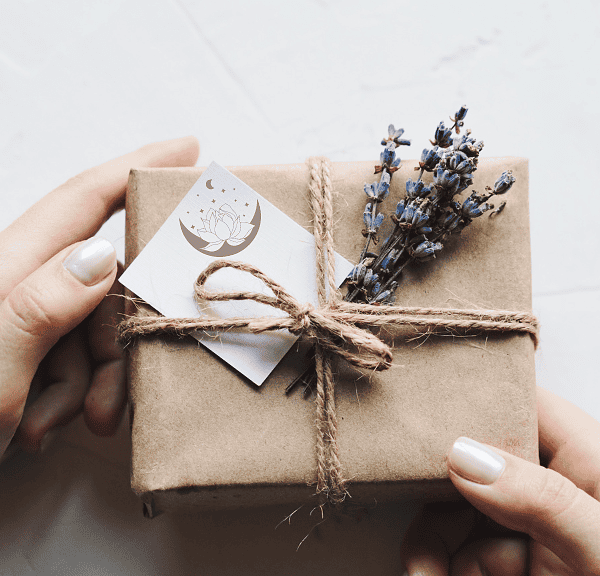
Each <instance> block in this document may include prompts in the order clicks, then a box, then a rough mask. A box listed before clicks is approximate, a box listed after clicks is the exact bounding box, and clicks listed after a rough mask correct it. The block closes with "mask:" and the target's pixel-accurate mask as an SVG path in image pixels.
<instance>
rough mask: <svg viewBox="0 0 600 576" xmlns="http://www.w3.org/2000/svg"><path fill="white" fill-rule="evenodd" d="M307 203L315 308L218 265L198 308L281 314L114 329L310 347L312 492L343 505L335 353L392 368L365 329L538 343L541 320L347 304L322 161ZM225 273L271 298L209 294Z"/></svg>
mask: <svg viewBox="0 0 600 576" xmlns="http://www.w3.org/2000/svg"><path fill="white" fill-rule="evenodd" d="M309 166H310V183H309V190H310V204H311V209H312V212H313V221H314V236H315V248H316V256H317V258H316V261H317V267H316V278H317V292H318V299H319V307H318V308H315V307H314V306H312V305H311V304H308V303H305V304H302V303H300V302H298V300H296V299H295V298H294V297H293V296H291V295H290V294H289V293H288V292H287V291H286V290H285V289H284V288H283V287H282V286H280V285H279V284H277V282H275V281H274V280H272V279H271V278H269V277H268V276H266V275H265V274H263V273H262V272H261V271H260V270H259V269H257V268H256V267H255V266H252V265H250V264H246V263H243V262H233V261H227V260H217V261H215V262H213V263H212V264H210V265H209V266H208V267H207V268H206V269H205V270H204V271H203V272H202V273H201V274H200V276H198V279H197V280H196V282H195V284H194V292H195V296H194V298H195V300H196V302H197V303H198V304H203V303H205V302H207V301H208V302H217V301H224V300H253V301H255V302H260V303H262V304H267V305H269V306H272V307H273V308H277V309H279V310H282V311H283V312H285V313H286V314H287V316H285V317H277V318H275V317H268V316H266V317H262V318H227V319H216V318H208V317H202V318H165V317H163V316H140V317H135V316H132V317H129V318H127V319H126V320H124V321H123V322H121V323H120V324H119V326H118V332H119V340H120V341H121V342H122V343H123V344H127V343H129V342H130V341H131V340H132V339H134V338H137V337H140V336H148V335H152V334H175V335H178V336H183V335H186V334H190V333H193V332H195V331H197V330H207V331H226V330H244V331H248V332H252V333H255V334H258V333H261V332H266V331H270V330H282V329H287V330H289V331H290V332H291V333H293V334H296V335H303V336H304V337H306V338H309V339H310V340H312V341H313V342H314V348H315V371H316V408H317V417H316V427H317V488H316V491H317V494H318V495H320V497H321V498H322V501H323V502H326V501H328V502H330V503H332V504H334V505H337V504H340V503H342V502H343V501H344V499H345V497H346V495H347V490H346V484H347V482H346V480H345V479H344V476H343V473H342V465H341V463H340V458H339V447H338V442H337V428H338V424H337V416H336V408H335V395H334V388H335V381H334V378H333V371H332V367H331V362H332V356H333V355H336V356H340V357H342V358H344V359H345V360H346V361H347V362H349V363H351V364H352V365H354V366H357V367H359V368H365V369H368V370H387V369H388V368H389V367H390V366H391V365H392V350H391V349H390V347H389V346H388V345H387V344H386V343H385V342H383V341H382V340H380V339H379V338H378V337H377V336H375V335H374V334H373V333H372V332H371V331H370V329H374V328H379V327H383V326H390V325H394V326H413V327H418V328H422V329H424V330H426V331H431V332H438V331H440V330H449V331H473V330H477V331H495V332H522V333H527V334H529V335H530V336H531V338H532V339H533V342H534V344H535V346H537V344H538V323H537V320H536V318H535V317H534V316H533V315H532V314H529V313H527V312H512V311H503V310H461V309H452V308H420V307H405V306H377V305H371V304H360V303H354V302H344V301H342V300H341V299H340V298H339V294H338V292H337V290H336V286H335V258H334V244H333V204H332V196H333V186H332V183H331V177H330V164H329V161H328V160H327V159H326V158H311V159H310V160H309ZM222 268H234V269H236V270H241V271H243V272H248V273H250V274H252V275H253V276H255V277H256V278H258V279H260V280H261V281H262V282H264V284H265V285H266V286H268V288H269V289H270V290H271V292H272V293H273V296H266V295H264V294H260V293H255V292H244V291H232V292H219V293H214V292H210V291H208V290H207V289H206V288H205V284H206V281H207V279H208V278H209V277H210V275H211V274H214V273H215V272H217V271H218V270H220V269H222Z"/></svg>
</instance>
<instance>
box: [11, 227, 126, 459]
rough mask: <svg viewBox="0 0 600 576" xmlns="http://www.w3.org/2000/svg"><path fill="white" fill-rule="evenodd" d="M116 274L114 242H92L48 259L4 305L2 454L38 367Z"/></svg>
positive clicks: (84, 315) (83, 315)
mask: <svg viewBox="0 0 600 576" xmlns="http://www.w3.org/2000/svg"><path fill="white" fill-rule="evenodd" d="M116 273H117V259H116V253H115V249H114V248H113V246H112V244H111V243H110V242H108V241H107V240H104V239H102V238H90V239H89V240H87V241H86V242H80V243H78V244H75V245H74V246H70V247H68V248H65V249H64V250H62V251H61V252H59V253H58V254H57V255H56V256H54V257H53V258H51V259H50V260H48V261H47V262H46V263H45V264H44V265H43V266H41V267H40V268H38V269H37V270H35V272H33V273H32V274H30V275H29V276H28V277H27V278H25V279H24V280H23V281H22V282H20V283H19V284H17V285H16V286H15V287H14V288H13V289H12V290H11V292H9V294H8V295H7V297H6V298H5V299H4V301H3V302H2V303H1V304H0V366H2V371H1V372H0V454H2V453H3V452H4V450H5V449H6V447H7V446H8V443H9V442H10V440H11V438H12V436H13V434H14V432H15V430H16V428H17V426H18V425H19V422H20V420H21V417H22V415H23V408H24V406H25V400H26V398H27V394H28V391H29V385H30V383H31V380H32V378H33V376H34V374H35V372H36V370H37V368H38V365H39V363H40V362H41V360H42V359H43V358H44V356H45V355H46V354H47V353H48V351H49V350H50V348H52V346H54V344H55V343H56V342H57V341H58V339H59V338H60V337H61V336H64V335H65V334H67V333H68V332H70V331H71V330H72V329H73V328H75V326H77V325H78V324H79V323H80V322H81V321H82V320H83V319H84V318H85V317H86V316H87V315H88V314H90V313H91V312H92V311H93V310H94V308H96V306H98V304H99V303H100V302H101V301H102V299H103V298H104V296H105V295H106V293H107V292H108V291H109V289H110V287H111V286H112V284H113V282H114V279H115V276H116Z"/></svg>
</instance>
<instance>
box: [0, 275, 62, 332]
mask: <svg viewBox="0 0 600 576" xmlns="http://www.w3.org/2000/svg"><path fill="white" fill-rule="evenodd" d="M4 306H5V307H6V311H7V320H8V322H10V324H11V325H12V326H13V327H15V328H16V329H17V330H19V331H20V332H23V333H25V334H28V335H30V336H33V337H36V338H39V337H47V336H48V335H49V334H51V333H52V332H53V326H54V325H55V324H56V322H55V319H54V318H52V315H51V314H50V313H49V312H48V311H47V309H46V306H45V304H44V294H43V293H42V292H40V291H39V289H37V288H35V287H33V286H31V285H28V284H20V285H18V286H16V287H15V288H14V289H13V290H12V291H11V292H10V293H9V294H8V296H7V297H6V299H5V300H4Z"/></svg>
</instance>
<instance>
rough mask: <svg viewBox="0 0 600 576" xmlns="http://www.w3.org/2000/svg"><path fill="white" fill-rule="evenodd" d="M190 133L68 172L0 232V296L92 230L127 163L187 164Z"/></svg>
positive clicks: (108, 209) (193, 147) (115, 200)
mask: <svg viewBox="0 0 600 576" xmlns="http://www.w3.org/2000/svg"><path fill="white" fill-rule="evenodd" d="M198 152H199V146H198V141H197V140H196V138H194V137H193V136H189V137H186V138H179V139H176V140H167V141H164V142H157V143H154V144H149V145H147V146H143V147H142V148H140V149H139V150H136V151H135V152H131V153H129V154H125V156H121V157H120V158H115V159H114V160H110V161H109V162H106V163H104V164H101V165H100V166H96V167H95V168H90V169H89V170H86V171H85V172H82V173H81V174H79V175H78V176H75V177H74V178H71V179H70V180H68V181H67V182H65V183H64V184H62V185H61V186H59V187H58V188H56V190H54V191H53V192H50V194H48V195H46V196H45V197H44V198H42V199H41V200H40V201H39V202H37V203H36V204H34V205H33V206H32V207H31V208H29V209H28V210H27V211H26V212H25V213H24V214H23V215H22V216H21V217H20V218H18V219H17V220H15V222H13V223H12V224H11V225H10V226H9V227H8V228H7V229H6V230H4V231H3V232H1V233H0V269H1V270H2V275H1V276H0V300H2V299H3V298H5V297H6V295H7V294H8V293H9V292H10V291H11V290H12V288H13V287H14V286H16V285H17V284H18V283H19V282H21V281H22V280H23V279H24V278H26V277H27V276H29V274H31V273H32V272H33V271H34V270H36V269H37V268H39V267H40V266H41V265H42V264H44V262H46V261H48V260H49V259H50V258H52V257H53V256H54V255H55V254H57V253H58V252H60V251H61V250H62V249H64V248H65V247H67V246H69V245H71V244H73V243H75V242H78V241H80V240H85V239H87V238H89V237H90V236H93V235H94V234H95V233H96V232H97V231H98V230H99V229H100V227H101V226H102V224H103V223H104V222H105V221H106V220H107V219H108V217H109V216H110V215H111V214H112V213H113V212H114V211H115V210H116V209H118V208H119V207H120V206H122V204H123V200H124V197H125V189H126V186H127V180H128V177H129V171H130V169H131V168H136V167H158V166H164V167H175V166H193V165H194V164H195V163H196V160H197V159H198Z"/></svg>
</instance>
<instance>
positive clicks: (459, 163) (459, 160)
mask: <svg viewBox="0 0 600 576" xmlns="http://www.w3.org/2000/svg"><path fill="white" fill-rule="evenodd" d="M444 164H445V166H444V167H445V168H448V169H449V170H451V171H452V172H456V173H457V174H466V173H467V172H469V171H470V170H471V169H472V168H473V164H472V162H471V160H469V157H468V156H467V155H466V154H465V153H464V152H460V151H456V152H454V153H453V154H452V156H450V157H449V158H446V159H445V160H444Z"/></svg>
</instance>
